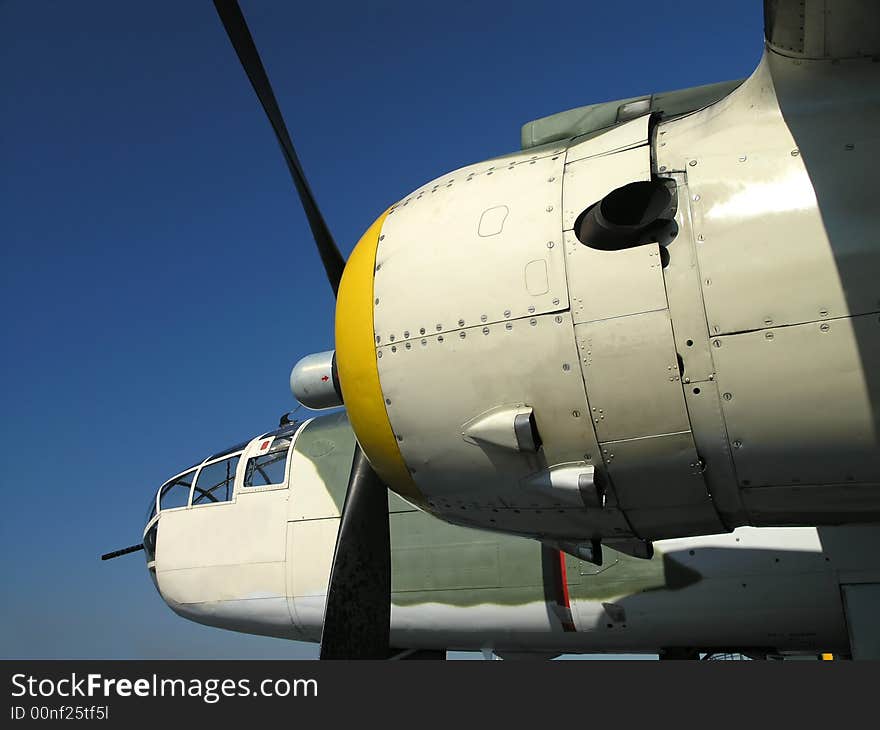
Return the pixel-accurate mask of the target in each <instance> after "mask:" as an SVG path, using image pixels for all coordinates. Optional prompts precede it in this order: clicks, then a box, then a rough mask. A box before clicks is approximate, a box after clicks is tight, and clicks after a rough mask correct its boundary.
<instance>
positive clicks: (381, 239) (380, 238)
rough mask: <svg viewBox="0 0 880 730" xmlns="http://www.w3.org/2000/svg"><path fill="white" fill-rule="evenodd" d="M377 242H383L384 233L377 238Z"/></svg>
mask: <svg viewBox="0 0 880 730" xmlns="http://www.w3.org/2000/svg"><path fill="white" fill-rule="evenodd" d="M379 240H380V241H384V240H385V234H384V233H383V234H382V235H381V236H379Z"/></svg>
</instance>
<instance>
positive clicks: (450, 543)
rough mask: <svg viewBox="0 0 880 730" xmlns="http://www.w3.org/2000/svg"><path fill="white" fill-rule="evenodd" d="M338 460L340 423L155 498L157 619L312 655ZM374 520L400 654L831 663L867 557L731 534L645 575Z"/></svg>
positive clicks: (539, 549) (854, 550)
mask: <svg viewBox="0 0 880 730" xmlns="http://www.w3.org/2000/svg"><path fill="white" fill-rule="evenodd" d="M354 444H355V440H354V436H353V433H352V430H351V428H350V426H349V424H348V420H347V418H346V416H345V414H343V413H338V414H333V415H328V416H323V417H320V418H316V419H313V420H310V421H306V422H305V423H303V424H298V425H296V426H294V427H291V428H288V429H286V430H284V429H282V430H281V431H280V432H275V433H273V434H267V435H263V436H260V437H258V438H256V439H253V440H252V441H250V442H249V443H248V444H246V445H244V446H242V447H238V448H234V449H232V450H229V451H228V452H227V453H225V454H220V455H216V456H214V457H212V458H209V459H207V460H205V461H204V462H203V463H202V464H201V465H199V466H197V467H195V469H194V470H190V471H188V472H184V474H183V475H179V476H178V477H174V478H173V479H171V480H169V482H168V483H167V484H166V485H163V487H162V489H160V492H159V494H158V495H157V498H158V499H157V501H158V502H159V505H158V506H159V507H160V508H159V509H158V512H157V513H156V514H154V515H153V516H151V518H150V521H149V522H148V525H147V528H146V530H145V534H146V536H147V539H146V540H145V542H146V543H147V544H148V546H149V550H148V567H149V570H150V572H151V574H152V576H153V577H154V580H155V582H156V585H157V587H158V589H159V592H160V593H161V595H162V597H163V599H164V600H165V601H166V603H167V604H168V605H169V606H170V607H171V608H172V609H173V610H174V611H175V612H176V613H178V614H179V615H181V616H183V617H185V618H188V619H190V620H193V621H197V622H199V623H203V624H208V625H211V626H216V627H220V628H225V629H231V630H235V631H242V632H246V633H253V634H262V635H267V636H276V637H280V638H287V639H298V640H304V641H312V642H317V641H319V640H320V637H321V630H322V621H323V615H324V604H325V598H326V592H327V584H328V579H329V575H330V568H331V562H332V558H333V550H334V545H335V541H336V534H337V529H338V524H339V514H340V510H341V507H342V502H343V499H344V495H345V489H346V484H347V481H348V475H349V470H350V468H351V462H352V454H353V451H354ZM203 475H204V476H203ZM169 485H171V486H169ZM175 485H178V486H175ZM181 485H187V486H181ZM175 490H179V492H180V495H179V499H178V503H177V504H178V506H173V505H174V504H176V503H175V502H174V501H173V500H172V499H171V496H170V495H172V494H174V493H175ZM206 494H207V495H210V496H209V497H206V496H205V495H206ZM163 502H164V504H163ZM388 508H389V513H390V524H391V543H392V626H391V644H392V646H394V647H399V648H402V649H463V650H467V649H485V648H492V649H494V650H496V651H498V652H501V653H504V652H525V653H533V654H557V653H563V652H618V651H646V652H650V651H656V650H658V649H660V648H664V647H685V646H686V647H695V646H696V647H701V648H706V649H710V648H756V649H760V650H773V651H780V652H819V651H832V652H841V653H845V652H847V651H848V638H847V628H846V623H845V619H844V611H843V606H842V602H841V590H840V588H841V584H845V583H846V581H848V580H856V579H858V580H864V579H865V577H866V576H869V575H871V571H872V570H873V568H872V563H871V556H873V555H875V554H876V548H877V547H880V528H878V527H874V526H862V527H848V528H824V529H816V528H740V529H738V530H735V531H734V532H732V533H729V534H720V535H711V536H705V537H692V538H683V539H674V540H664V541H660V542H657V543H655V554H654V557H653V558H652V559H650V560H645V559H639V558H633V557H630V556H628V555H625V554H623V553H619V552H616V551H614V550H611V549H608V548H606V549H605V551H604V559H603V562H602V565H600V566H597V565H595V564H593V563H589V562H585V561H582V560H579V559H578V558H575V557H573V556H572V555H568V554H566V553H562V552H559V551H558V550H556V549H553V548H550V547H548V546H546V545H543V544H542V543H540V542H538V541H535V540H531V539H526V538H522V537H514V536H509V535H505V534H502V533H500V532H489V531H480V530H474V529H470V528H466V527H461V526H455V525H450V524H448V523H446V522H444V521H442V520H439V519H437V518H436V517H434V516H432V515H430V514H427V513H425V512H422V511H420V510H417V509H416V508H414V507H413V506H412V505H410V504H409V503H407V502H405V501H404V500H402V499H400V498H399V497H397V496H395V495H390V496H389V507H388ZM874 579H875V580H876V576H875V577H874Z"/></svg>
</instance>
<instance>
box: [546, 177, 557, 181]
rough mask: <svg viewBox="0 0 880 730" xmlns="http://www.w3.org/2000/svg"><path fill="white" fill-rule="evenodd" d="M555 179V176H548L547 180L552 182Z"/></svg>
mask: <svg viewBox="0 0 880 730" xmlns="http://www.w3.org/2000/svg"><path fill="white" fill-rule="evenodd" d="M555 179H556V178H555V177H548V178H547V182H553V181H554V180H555Z"/></svg>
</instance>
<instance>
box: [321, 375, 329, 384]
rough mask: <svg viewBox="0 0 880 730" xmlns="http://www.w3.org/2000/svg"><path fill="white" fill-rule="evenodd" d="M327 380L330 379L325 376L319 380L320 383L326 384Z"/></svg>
mask: <svg viewBox="0 0 880 730" xmlns="http://www.w3.org/2000/svg"><path fill="white" fill-rule="evenodd" d="M328 380H330V378H328V377H327V376H326V375H325V376H324V377H323V378H321V382H322V383H326V382H327V381H328Z"/></svg>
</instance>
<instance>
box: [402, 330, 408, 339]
mask: <svg viewBox="0 0 880 730" xmlns="http://www.w3.org/2000/svg"><path fill="white" fill-rule="evenodd" d="M403 337H404V339H409V330H404V331H403Z"/></svg>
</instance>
